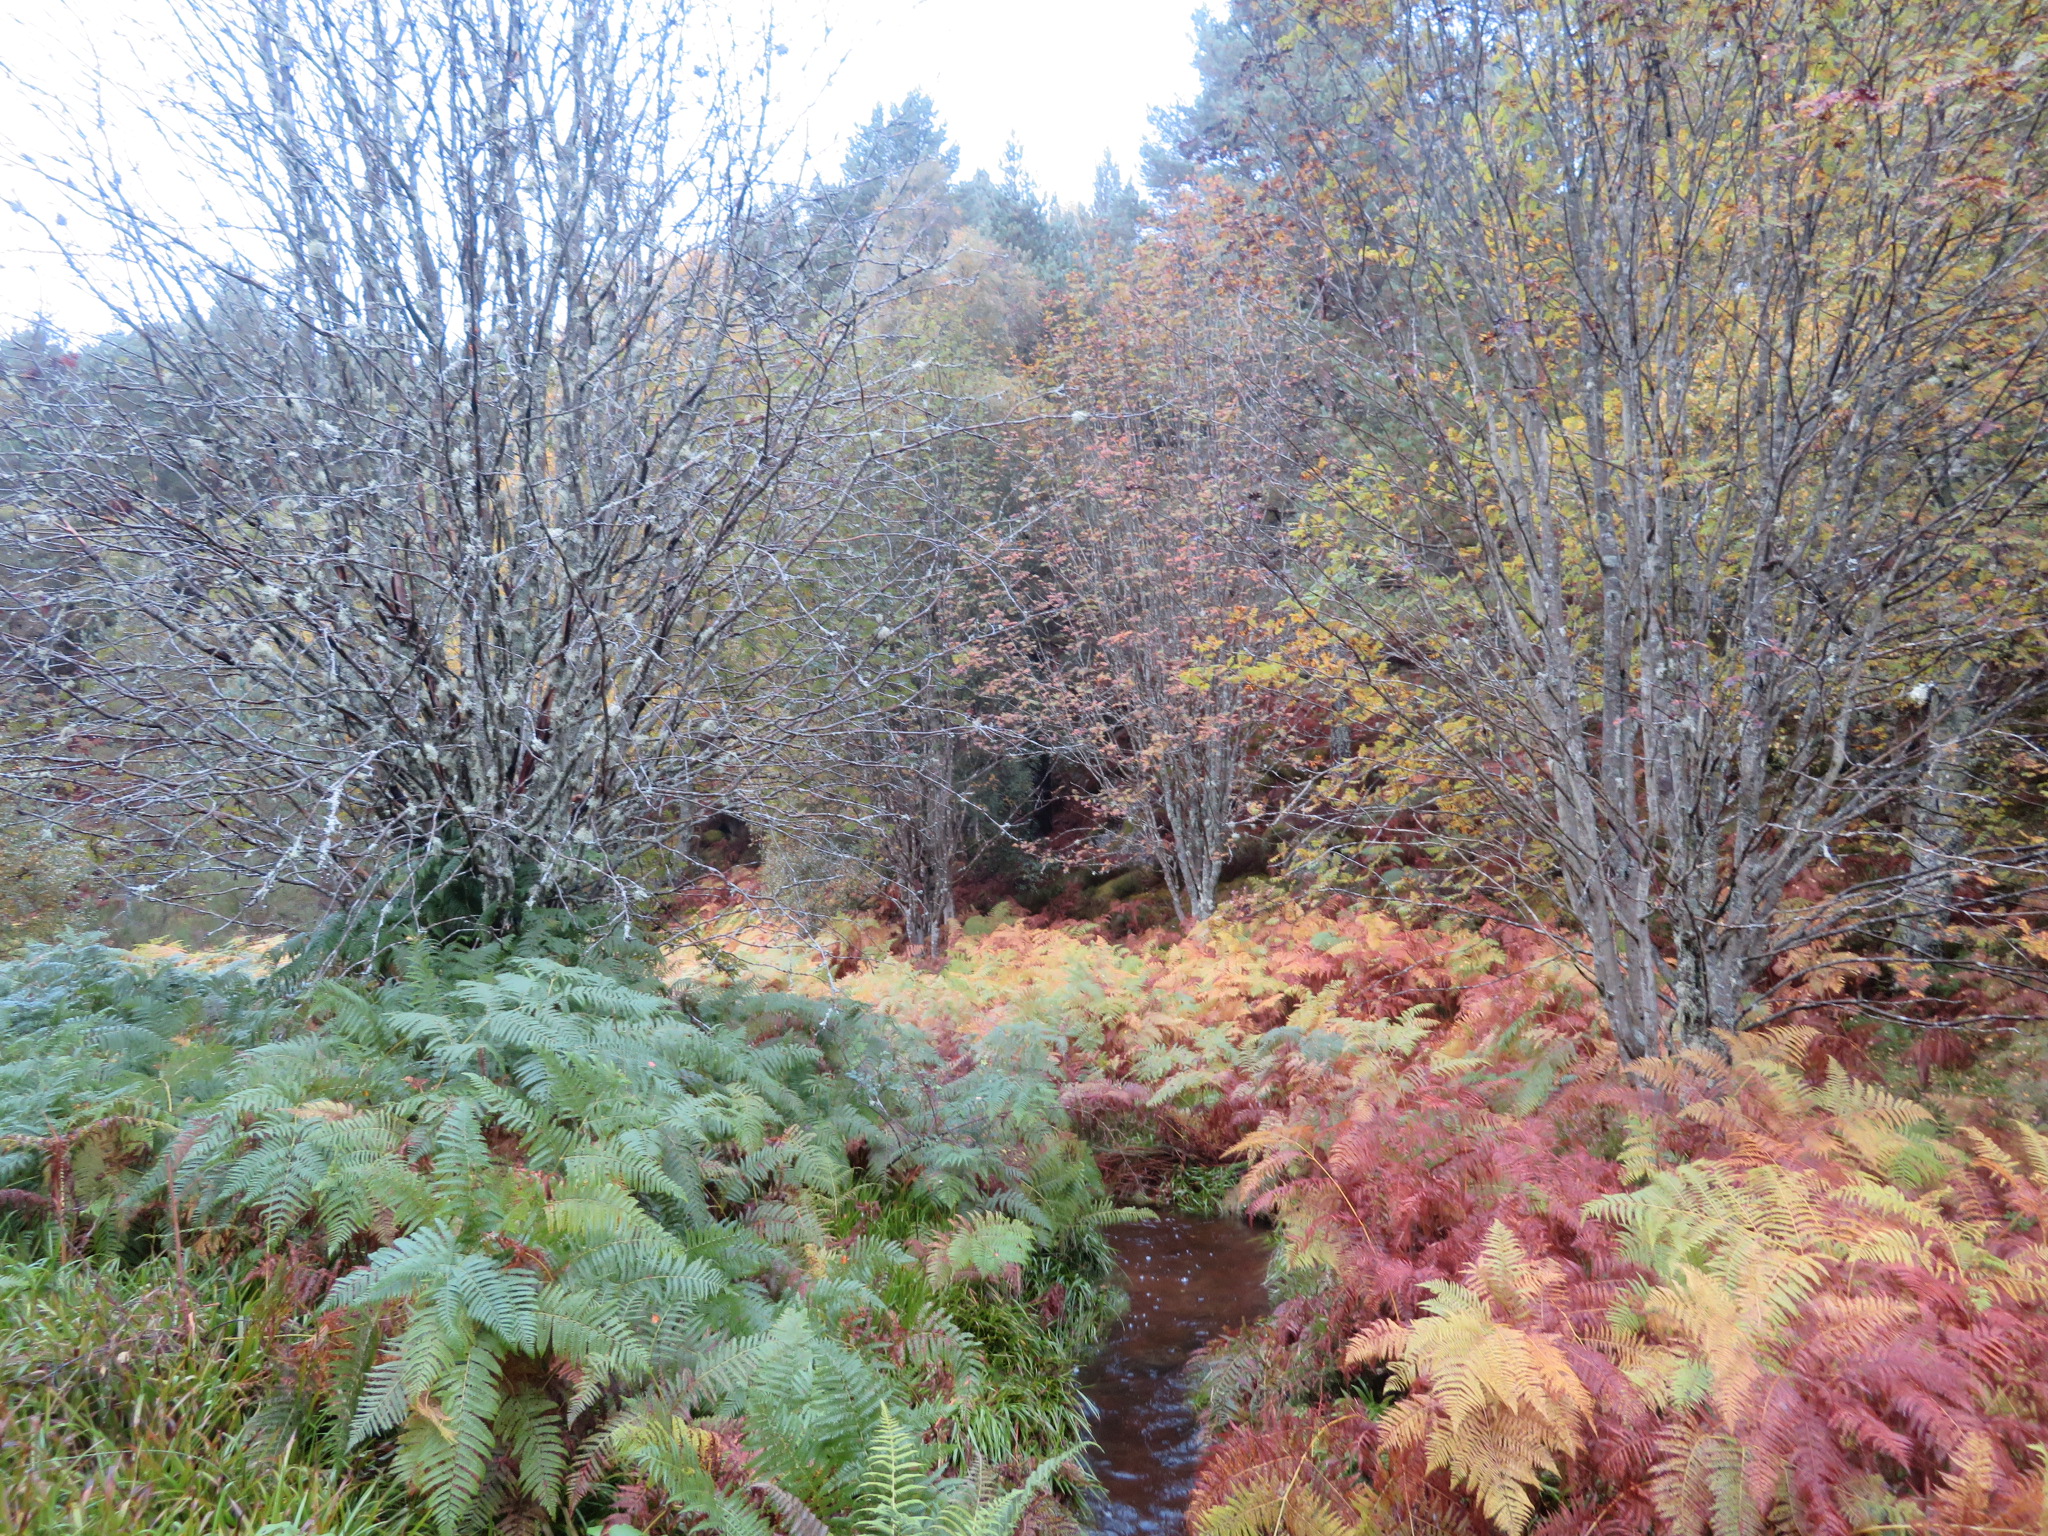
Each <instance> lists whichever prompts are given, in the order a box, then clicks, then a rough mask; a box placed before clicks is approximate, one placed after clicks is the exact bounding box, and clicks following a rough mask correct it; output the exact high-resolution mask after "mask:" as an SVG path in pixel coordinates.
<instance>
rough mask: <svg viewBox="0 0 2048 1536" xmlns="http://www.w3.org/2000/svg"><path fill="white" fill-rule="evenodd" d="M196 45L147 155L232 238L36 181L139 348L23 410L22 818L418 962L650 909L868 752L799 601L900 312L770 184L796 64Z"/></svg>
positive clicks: (261, 6)
mask: <svg viewBox="0 0 2048 1536" xmlns="http://www.w3.org/2000/svg"><path fill="white" fill-rule="evenodd" d="M691 9H692V11H693V12H694V7H693V8H691ZM181 15H182V18H183V21H184V30H185V37H186V40H187V43H188V46H189V48H190V51H191V58H190V60H189V63H190V66H191V70H192V76H191V82H190V83H189V85H187V86H185V87H183V88H182V93H181V99H180V100H179V101H178V103H177V104H176V106H175V107H174V108H166V109H163V110H162V111H161V112H160V113H159V114H158V115H157V117H156V118H155V119H154V121H155V125H156V128H157V130H158V131H160V132H162V133H164V134H167V135H173V136H175V137H176V138H177V140H178V142H179V143H180V144H181V145H182V146H184V148H185V149H186V150H187V152H188V153H189V155H190V156H191V157H193V160H194V162H195V163H197V164H199V165H201V166H202V167H203V170H204V172H205V173H206V176H207V178H208V179H209V180H210V182H211V184H212V185H213V186H214V187H215V188H216V198H215V201H214V202H213V204H212V206H209V207H206V208H203V209H197V208H194V209H176V208H173V209H170V210H165V209H162V208H156V207H152V206H151V205H149V204H148V203H146V202H145V201H143V200H142V199H141V197H140V196H139V194H138V192H137V190H136V187H135V183H134V181H133V180H132V179H127V178H124V177H123V176H122V175H121V168H120V166H119V164H118V163H117V162H116V161H115V160H113V159H112V158H110V157H109V156H107V155H106V154H105V153H102V152H97V151H94V150H93V149H92V147H91V145H90V144H89V143H88V144H85V145H83V146H82V148H81V150H80V153H79V154H78V155H77V156H75V157H74V158H73V160H72V161H71V162H70V163H69V164H67V165H65V166H63V167H61V168H56V167H49V166H45V167H44V169H45V170H46V171H47V172H49V173H50V174H51V175H52V176H53V177H54V178H56V180H57V181H58V182H59V183H61V185H60V186H58V187H57V188H56V190H57V191H58V192H59V193H61V194H62V195H63V196H65V197H68V198H69V199H70V200H71V201H72V203H73V205H74V212H77V211H80V210H82V211H83V212H85V213H86V214H88V215H90V216H91V217H92V218H94V219H96V220H97V221H99V224H100V225H101V226H102V227H106V228H110V229H111V230H112V231H113V234H114V237H115V241H116V247H117V255H118V258H119V260H118V264H117V265H114V266H112V267H109V268H97V267H88V268H86V270H89V271H99V270H110V271H113V272H115V273H116V274H117V278H116V280H115V281H114V282H112V283H110V284H109V285H108V287H107V292H106V294H105V297H106V299H107V302H108V303H109V304H110V306H111V307H113V308H115V310H116V311H117V313H119V314H120V316H121V317H122V321H123V325H124V332H125V333H124V334H123V336H122V337H121V338H120V339H119V340H118V341H117V342H115V343H113V344H110V345H107V346H103V347H101V348H98V349H96V351H95V352H93V353H92V354H89V356H88V358H87V360H86V363H85V365H84V366H81V367H80V368H78V369H77V370H75V371H73V373H72V374H71V376H69V377H66V378H63V379H61V380H54V381H53V379H54V375H53V371H52V370H49V369H41V370H35V371H30V370H15V371H13V372H11V373H10V375H9V377H8V378H7V381H6V383H7V387H8V392H9V396H10V399H9V402H8V403H9V407H10V410H11V413H12V416H13V429H14V434H15V451H14V452H13V453H12V455H11V464H10V469H11V472H12V475H13V479H14V483H15V485H16V488H17V497H18V502H19V505H21V506H22V507H23V509H24V511H23V513H22V515H21V517H20V518H19V519H18V525H19V526H18V530H17V532H18V535H19V540H20V543H21V545H22V547H24V548H25V549H27V550H28V551H29V556H28V558H25V559H23V560H21V561H18V562H16V563H17V564H19V565H20V566H22V567H23V573H22V579H21V580H19V581H17V582H16V584H15V585H16V588H17V602H16V605H15V606H16V618H17V620H18V622H17V623H16V624H15V626H14V627H15V629H16V631H17V632H32V633H34V634H37V635H40V636H42V637H43V642H44V643H42V644H40V645H30V646H29V647H27V649H26V650H25V651H18V653H17V661H18V662H19V663H20V664H21V665H22V666H23V667H25V668H26V669H27V670H28V671H29V672H30V673H31V674H32V676H33V679H34V681H35V682H36V683H37V684H38V685H40V686H41V687H42V688H43V689H44V690H45V691H46V693H47V694H49V695H52V696H54V697H56V698H58V699H59V700H60V701H61V709H60V710H59V711H58V714H59V715H60V717H61V718H60V720H59V723H58V727H57V728H56V729H53V730H52V731H50V732H46V733H43V734H41V735H40V736H38V737H36V738H35V739H33V740H30V741H27V742H23V743H17V745H16V752H15V761H14V763H13V764H12V768H13V773H14V778H15V780H16V782H17V784H18V785H20V786H22V787H24V788H25V789H26V790H27V792H28V793H30V794H31V795H32V796H40V797H41V800H42V802H43V803H44V804H45V806H46V807H47V808H48V809H49V810H50V811H51V812H52V813H53V814H62V813H64V812H66V811H68V810H78V809H81V807H85V808H89V809H90V812H91V814H93V815H95V816H102V817H113V818H119V819H120V820H122V821H123V822H124V823H125V824H126V825H129V826H132V827H137V828H140V829H142V830H143V831H144V832H146V834H147V835H148V836H150V837H151V838H153V839H154V840H155V841H156V842H157V844H158V846H159V847H160V848H161V849H162V850H163V852H164V853H165V855H166V859H167V863H168V865H169V866H170V867H173V868H176V867H184V866H188V865H190V864H191V863H192V862H193V861H194V860H195V859H200V858H204V859H206V860H210V861H212V862H213V863H215V864H217V865H219V866H220V867H222V868H225V869H227V870H229V871H231V872H233V873H235V874H236V875H238V876H239V877H240V878H241V879H242V881H243V884H244V887H245V889H246V888H252V887H253V889H254V890H255V891H256V892H258V893H260V892H262V891H264V890H267V889H269V888H271V887H273V886H274V885H275V884H277V883H278V882H296V883H300V884H305V885H310V886H313V887H315V888H318V889H322V890H325V891H329V892H331V893H333V894H335V895H337V896H341V897H362V898H368V897H373V896H374V897H377V898H378V899H380V900H383V901H385V902H386V903H387V909H388V911H389V912H390V913H391V914H392V915H393V916H394V918H395V919H398V920H402V921H404V922H407V923H411V922H415V921H418V920H420V919H421V918H423V917H428V918H431V917H433V916H434V915H435V914H437V913H446V914H450V915H453V916H456V917H459V918H460V919H461V920H464V921H479V922H481V923H483V924H484V925H486V926H488V927H496V928H505V927H512V926H517V924H518V922H519V921H520V914H521V913H522V912H523V911H524V910H526V909H528V908H530V907H531V906H532V905H534V904H536V903H545V902H555V901H564V900H590V899H596V898H604V899H610V900H614V901H621V902H624V901H629V900H631V899H632V898H633V897H635V896H636V895H638V894H640V893H641V892H642V891H643V889H644V887H645V884H646V882H647V880H648V879H650V878H653V876H654V875H655V873H656V872H657V871H658V870H659V869H660V868H662V867H663V866H664V865H665V864H666V863H669V862H671V861H672V860H673V857H674V855H675V852H676V850H677V849H678V848H680V847H682V846H685V845H686V844H687V836H686V832H687V828H688V827H689V826H690V825H691V824H692V823H693V822H694V821H695V820H696V819H698V818H700V817H702V816H704V815H706V814H708V813H709V812H711V811H714V810H730V811H736V812H738V813H740V814H743V815H744V814H748V813H749V812H754V813H756V814H764V815H765V814H767V811H766V808H768V807H772V806H773V805H775V804H777V803H779V802H778V796H779V795H780V786H783V785H785V784H786V783H787V782H789V781H790V780H792V779H798V778H802V777H803V776H804V775H805V774H806V773H811V774H813V775H815V774H816V772H817V768H816V765H817V763H818V762H819V761H820V760H824V759H829V758H830V757H831V755H832V753H833V752H834V751H836V750H838V749H839V748H840V747H842V746H845V745H846V744H848V743H852V742H857V741H858V740H859V739H860V733H861V728H862V727H861V718H862V717H861V709H862V703H861V699H862V696H863V694H864V691H865V689H866V688H867V687H868V686H869V685H871V684H872V683H873V681H874V679H873V678H872V677H870V676H866V675H864V674H863V672H862V668H861V665H860V662H861V657H860V656H859V655H857V654H855V655H849V654H848V653H847V650H846V645H845V640H844V631H845V628H846V626H845V625H844V624H843V623H841V622H840V621H839V619H838V617H837V616H836V615H835V614H834V613H833V612H831V611H829V610H830V608H831V605H832V603H834V602H836V601H840V600H842V599H844V598H845V596H846V594H844V593H842V592H839V591H837V590H836V589H833V588H831V587H830V586H829V584H824V585H821V584H819V583H817V582H815V581H810V580H808V579H807V578H809V577H811V576H813V575H815V573H816V571H817V570H818V568H819V566H820V564H821V563H824V562H827V561H828V560H829V556H830V552H831V548H832V544H833V541H834V539H835V537H837V536H838V533H839V531H840V529H841V528H842V526H843V525H844V523H845V520H846V518H847V515H848V510H849V508H850V507H851V506H852V505H853V504H854V503H855V502H856V501H857V499H858V498H859V497H860V496H861V495H862V494H863V490H864V488H865V486H866V485H867V484H868V483H869V472H870V470H871V468H872V466H873V465H874V464H875V462H877V460H876V453H875V447H874V442H873V438H872V436H871V434H870V430H869V429H870V427H871V426H872V425H873V423H872V422H871V420H870V418H871V417H872V415H873V414H874V412H875V411H876V410H877V409H878V408H879V407H880V406H881V405H882V404H883V403H885V402H886V400H887V399H888V388H889V383H888V380H887V379H886V378H885V377H880V376H868V377H863V376H861V374H860V373H859V371H858V370H857V368H856V367H855V361H856V349H857V346H858V344H859V341H860V338H861V335H862V330H863V326H864V325H867V324H870V323H871V317H872V314H873V312H874V311H875V309H876V307H877V306H878V305H880V304H882V303H884V302H886V301H887V300H888V299H889V297H890V295H891V289H892V284H894V283H895V282H896V281H898V279H899V277H900V275H901V274H900V273H898V272H896V271H895V270H893V269H891V270H887V271H885V270H882V269H880V268H878V267H877V266H876V264H874V263H872V262H867V261H865V260H864V259H863V247H862V238H863V227H851V228H849V227H848V226H847V224H846V223H845V221H844V220H843V219H828V218H825V217H823V216H821V215H819V214H818V213H817V211H816V210H815V209H814V208H812V207H810V206H809V205H807V203H806V201H805V199H804V198H802V197H801V196H799V195H798V194H796V193H794V192H792V191H789V190H786V189H785V188H783V187H780V186H778V185H777V184H775V183H774V182H773V181H772V180H771V179H770V177H769V174H768V172H769V169H770V166H771V164H772V162H773V158H774V155H775V153H776V147H775V145H774V144H773V143H772V142H771V141H770V139H769V138H768V137H767V135H766V132H765V130H764V127H763V123H764V116H763V114H764V101H765V95H764V93H765V92H766V90H767V82H766V77H765V74H764V71H765V69H766V67H767V63H768V61H770V60H771V59H772V56H773V50H772V46H771V44H770V43H769V42H768V41H767V40H763V42H762V44H761V47H760V49H759V51H758V55H757V56H748V55H746V54H744V53H740V54H734V53H732V52H731V51H729V50H728V51H723V52H722V51H720V50H719V49H718V48H716V47H704V46H699V45H698V43H697V41H696V40H695V39H696V33H695V32H694V31H692V30H691V29H689V28H686V27H685V25H684V21H685V11H684V7H683V5H682V4H680V3H679V0H645V3H640V0H532V3H527V0H475V3H470V0H464V3H460V4H458V3H455V0H446V3H442V0H393V3H389V4H371V3H368V0H338V3H332V4H329V3H315V0H248V3H247V4H242V3H235V0H227V3H221V4H212V3H207V0H187V3H185V4H184V5H183V6H182V8H181ZM88 137H89V136H88ZM53 561H57V562H59V563H61V564H62V566H63V569H64V570H65V571H66V573H67V575H66V585H65V590H64V592H63V594H62V605H63V607H64V611H65V612H66V613H71V614H90V615H93V616H94V618H95V620H96V622H97V623H99V625H100V626H101V627H100V628H99V629H97V630H93V631H91V632H90V634H91V638H88V639H85V640H81V639H79V638H78V637H79V636H80V635H85V634H87V633H88V630H87V629H86V628H85V627H84V626H82V625H80V624H77V623H68V624H57V623H51V622H49V621H48V615H49V613H50V611H51V609H50V600H51V584H50V580H49V575H48V573H49V570H50V569H51V566H52V562H53ZM821 657H823V658H825V660H824V661H823V662H822V663H821V662H820V658H821ZM784 798H786V797H784Z"/></svg>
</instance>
